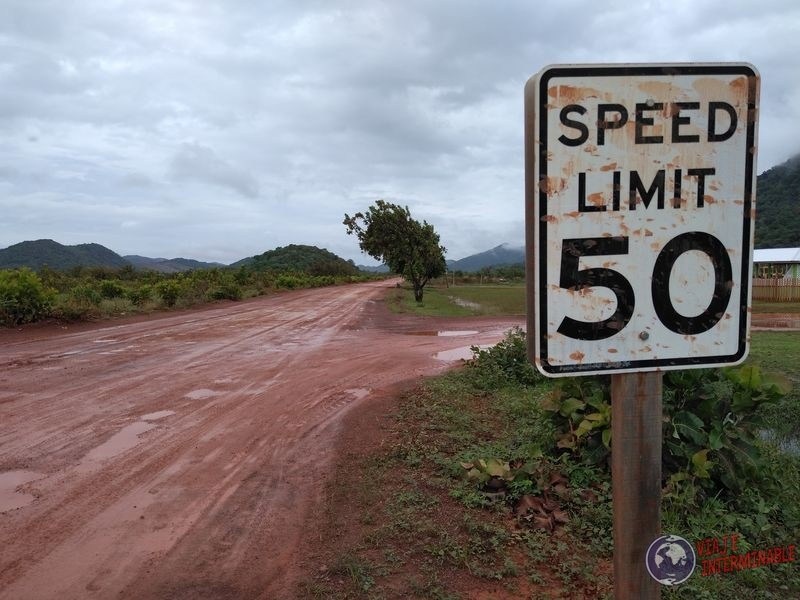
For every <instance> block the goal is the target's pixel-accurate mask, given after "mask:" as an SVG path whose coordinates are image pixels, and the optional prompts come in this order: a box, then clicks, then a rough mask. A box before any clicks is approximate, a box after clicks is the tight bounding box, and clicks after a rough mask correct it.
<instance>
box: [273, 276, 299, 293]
mask: <svg viewBox="0 0 800 600" xmlns="http://www.w3.org/2000/svg"><path fill="white" fill-rule="evenodd" d="M275 287H276V288H286V289H289V290H293V289H295V288H299V287H303V281H302V280H301V279H299V278H298V277H295V276H294V275H288V274H285V273H282V274H281V275H278V277H277V278H276V279H275Z"/></svg>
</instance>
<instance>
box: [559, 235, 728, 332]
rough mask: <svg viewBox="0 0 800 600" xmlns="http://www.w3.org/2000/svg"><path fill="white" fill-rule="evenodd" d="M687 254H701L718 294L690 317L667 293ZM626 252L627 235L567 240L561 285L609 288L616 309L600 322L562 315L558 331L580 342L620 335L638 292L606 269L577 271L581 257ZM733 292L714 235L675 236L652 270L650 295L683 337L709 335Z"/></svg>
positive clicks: (724, 254) (666, 322)
mask: <svg viewBox="0 0 800 600" xmlns="http://www.w3.org/2000/svg"><path fill="white" fill-rule="evenodd" d="M689 250H698V251H700V252H703V253H704V254H706V255H707V256H708V258H709V259H710V260H711V264H712V265H713V266H714V293H713V295H712V297H711V300H710V302H709V303H708V306H707V307H706V309H705V310H704V311H703V312H702V313H700V314H699V315H697V316H694V317H687V316H684V315H682V314H680V313H679V312H678V311H677V310H675V306H674V305H673V304H672V299H671V298H670V295H669V279H670V275H671V274H672V268H673V267H674V265H675V262H676V261H677V260H678V257H679V256H681V255H682V254H683V253H684V252H688V251H689ZM620 254H628V238H627V237H593V238H575V239H565V240H564V241H563V244H562V246H561V278H560V280H559V286H560V287H562V288H565V289H571V290H579V289H584V288H588V287H605V288H608V289H609V290H611V291H612V292H613V294H614V296H616V299H617V308H616V310H615V311H614V314H612V315H611V316H610V317H608V318H607V319H604V320H602V321H578V320H577V319H573V318H572V317H564V319H563V320H562V321H561V324H560V325H559V326H558V332H559V333H561V334H563V335H565V336H567V337H570V338H573V339H577V340H604V339H606V338H609V337H611V336H613V335H616V334H617V333H619V332H620V331H622V330H623V329H624V328H625V327H626V326H627V325H628V323H629V322H630V320H631V317H632V316H633V311H634V307H635V305H636V294H635V293H634V291H633V287H631V283H630V281H628V279H627V278H626V277H625V276H624V275H623V274H622V273H620V272H619V271H615V270H614V269H608V268H605V267H603V268H591V269H579V268H578V267H579V262H580V258H581V256H613V255H620ZM732 288H733V270H732V268H731V260H730V257H729V256H728V252H727V250H725V246H723V245H722V242H720V241H719V239H717V238H716V237H714V236H713V235H711V234H709V233H705V232H702V231H690V232H688V233H683V234H681V235H679V236H676V237H674V238H672V239H671V240H670V241H669V242H668V243H667V244H666V245H665V246H664V247H663V248H662V249H661V252H659V253H658V257H657V258H656V262H655V265H654V266H653V276H652V283H651V286H650V293H651V294H652V297H653V307H654V308H655V311H656V314H657V315H658V318H659V320H660V321H661V323H662V324H663V325H664V326H665V327H666V328H667V329H670V330H671V331H674V332H675V333H679V334H682V335H696V334H699V333H703V332H704V331H708V330H709V329H711V328H712V327H714V325H716V324H717V323H718V322H719V320H720V319H721V318H722V316H723V315H724V314H725V309H726V308H727V307H728V302H729V301H730V297H731V293H732Z"/></svg>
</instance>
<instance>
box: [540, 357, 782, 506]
mask: <svg viewBox="0 0 800 600" xmlns="http://www.w3.org/2000/svg"><path fill="white" fill-rule="evenodd" d="M787 391H788V383H787V382H785V381H784V380H782V379H780V378H778V377H776V376H766V375H763V374H762V373H761V371H760V370H759V368H758V367H755V366H745V367H740V368H729V369H713V370H712V369H693V370H686V371H670V372H669V373H667V374H666V375H665V377H664V398H663V407H664V408H663V410H664V415H665V418H664V425H663V453H662V456H663V465H662V477H663V478H664V479H665V480H666V482H667V483H668V489H674V488H675V487H678V486H681V485H684V483H683V482H688V483H689V484H690V485H691V486H692V489H696V490H697V491H698V492H699V491H703V492H704V493H705V495H706V497H709V498H710V497H713V496H716V495H719V494H727V495H728V496H729V497H732V496H733V495H735V494H736V493H738V492H740V491H741V490H742V489H744V488H746V487H747V486H748V485H751V484H753V483H755V482H757V481H759V480H760V479H761V478H762V477H761V476H762V475H763V473H762V471H761V469H762V468H763V466H764V463H763V460H762V459H761V450H760V447H761V444H760V442H759V439H758V436H759V431H760V428H761V427H762V425H763V421H762V419H761V415H760V412H761V411H760V407H761V406H763V405H765V404H767V403H771V402H775V401H777V400H778V399H779V398H781V397H782V396H783V395H784V394H786V393H787ZM542 407H543V408H544V409H545V410H547V411H549V412H550V414H551V417H552V419H553V421H554V424H555V425H556V428H557V430H558V432H559V435H558V437H557V442H556V446H557V448H558V450H559V451H564V450H566V451H569V452H571V453H573V454H574V455H575V456H576V457H577V458H579V459H581V460H583V461H585V462H588V463H592V464H601V463H603V462H604V461H605V459H606V457H607V456H608V451H609V449H610V442H611V398H610V386H609V380H608V378H588V377H583V378H576V379H565V380H562V381H560V382H559V383H558V384H557V385H556V387H555V388H554V389H553V392H552V393H551V394H550V396H549V398H548V399H547V400H545V401H544V402H543V405H542Z"/></svg>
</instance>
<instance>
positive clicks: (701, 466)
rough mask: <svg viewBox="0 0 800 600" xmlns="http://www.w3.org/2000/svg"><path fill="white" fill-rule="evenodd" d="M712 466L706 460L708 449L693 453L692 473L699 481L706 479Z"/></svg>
mask: <svg viewBox="0 0 800 600" xmlns="http://www.w3.org/2000/svg"><path fill="white" fill-rule="evenodd" d="M713 465H714V463H712V462H711V461H709V460H708V448H705V449H703V450H700V451H699V452H695V453H694V454H693V455H692V471H693V472H694V474H695V475H697V476H698V477H700V478H701V479H708V478H709V477H710V475H709V469H710V468H711V467H712V466H713Z"/></svg>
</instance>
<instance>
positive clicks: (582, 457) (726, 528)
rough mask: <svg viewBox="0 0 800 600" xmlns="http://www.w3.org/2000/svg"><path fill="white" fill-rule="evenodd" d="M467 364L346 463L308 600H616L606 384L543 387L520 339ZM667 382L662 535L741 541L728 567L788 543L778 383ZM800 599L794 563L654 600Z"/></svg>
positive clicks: (711, 372) (726, 375)
mask: <svg viewBox="0 0 800 600" xmlns="http://www.w3.org/2000/svg"><path fill="white" fill-rule="evenodd" d="M764 339H766V338H764ZM754 346H756V347H760V346H761V340H760V336H759V338H757V339H756V340H755V341H754ZM474 353H475V355H474V359H473V360H472V361H470V362H468V363H467V364H466V365H465V366H464V368H462V369H460V370H458V371H455V372H451V373H448V374H446V375H444V376H441V377H438V378H435V379H433V380H429V381H427V382H426V383H424V384H423V385H422V386H420V387H418V388H416V389H414V390H413V391H411V392H409V393H407V394H406V395H404V396H403V397H402V399H401V400H400V402H399V404H398V406H397V408H396V411H395V412H394V413H393V414H391V416H390V417H388V420H389V422H390V425H389V426H388V430H387V431H385V432H384V433H383V434H382V437H383V440H382V442H381V444H380V447H376V448H375V449H374V450H373V451H372V452H371V453H370V454H369V455H368V456H367V457H366V458H363V459H361V461H360V462H358V463H353V462H347V464H340V465H339V467H338V471H337V473H336V474H335V475H334V477H333V478H332V483H331V484H330V486H329V489H328V494H329V501H328V506H330V507H334V508H331V509H329V510H331V511H333V512H331V514H329V515H328V517H329V519H330V520H331V522H332V526H331V527H332V529H331V531H330V532H329V534H328V535H330V536H331V539H330V540H327V542H328V543H331V544H332V545H334V546H335V548H336V552H335V555H332V556H329V557H327V559H325V564H324V566H323V567H322V569H321V570H320V571H318V572H317V574H316V576H314V577H311V578H309V579H308V580H306V581H305V582H304V583H303V586H302V594H303V596H304V597H308V598H339V599H344V598H376V599H377V598H385V599H391V598H398V599H399V598H462V597H487V598H488V597H491V598H501V599H502V598H518V597H519V598H587V599H588V598H592V599H594V598H610V597H611V594H612V588H613V585H612V572H611V564H612V512H611V479H610V470H609V461H608V458H609V444H610V442H611V440H610V399H609V391H608V381H607V378H603V377H586V378H580V379H566V380H562V381H559V382H558V383H557V384H553V383H552V382H551V381H549V380H545V379H544V378H542V377H541V376H539V375H538V374H537V373H536V372H535V371H534V370H533V368H532V367H531V366H530V364H529V363H528V361H527V358H526V356H525V341H524V334H523V333H522V332H521V331H519V330H515V331H512V332H510V333H509V335H508V336H507V338H506V339H505V340H504V341H503V342H502V343H500V344H498V345H497V346H495V347H493V348H491V349H488V350H479V349H477V348H475V349H474ZM794 364H795V365H796V364H797V363H796V362H795V363H794ZM793 368H794V369H796V368H797V367H796V366H795V367H793ZM664 383H665V398H664V407H665V420H664V426H663V435H664V440H663V443H664V460H663V467H662V477H663V503H662V520H663V521H662V525H663V530H664V531H666V532H670V533H675V534H678V535H681V536H683V537H685V538H687V539H689V540H690V541H693V542H697V541H700V540H702V539H706V538H711V537H720V538H721V537H722V536H724V535H729V534H737V535H738V536H739V549H738V551H739V552H743V551H747V550H750V549H767V548H772V547H775V546H786V545H788V544H795V543H796V542H797V540H798V539H800V535H799V534H800V505H799V504H798V502H797V498H799V497H800V461H799V460H798V457H797V456H796V455H791V454H789V453H786V452H781V451H780V450H778V448H777V447H776V446H775V445H774V444H772V443H771V442H769V441H768V440H765V439H764V437H763V436H762V435H761V432H762V431H763V428H764V427H765V421H764V416H765V413H766V412H767V409H769V407H771V406H777V405H778V403H780V402H781V401H782V398H783V397H784V394H785V392H786V382H785V381H784V380H783V379H782V378H781V377H772V376H768V375H766V374H765V373H764V371H762V370H761V369H760V368H758V367H757V366H755V365H745V366H744V367H739V368H732V369H708V370H687V371H673V372H670V373H668V374H666V375H665V382H664ZM796 425H797V423H795V426H796ZM334 540H335V542H334ZM324 541H325V540H323V542H324ZM480 594H483V595H480ZM799 595H800V567H798V564H797V563H791V564H783V565H772V566H768V567H763V568H760V569H752V570H746V571H740V572H738V573H725V574H720V575H712V576H709V577H703V576H701V574H700V567H699V566H698V571H697V572H696V573H695V575H693V576H692V578H691V579H690V580H689V581H688V582H687V583H685V584H683V585H681V586H678V587H676V588H675V589H668V588H665V589H664V594H663V596H664V597H665V598H692V599H694V598H701V599H717V598H740V597H747V598H751V599H762V598H764V599H766V598H789V597H798V596H799Z"/></svg>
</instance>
